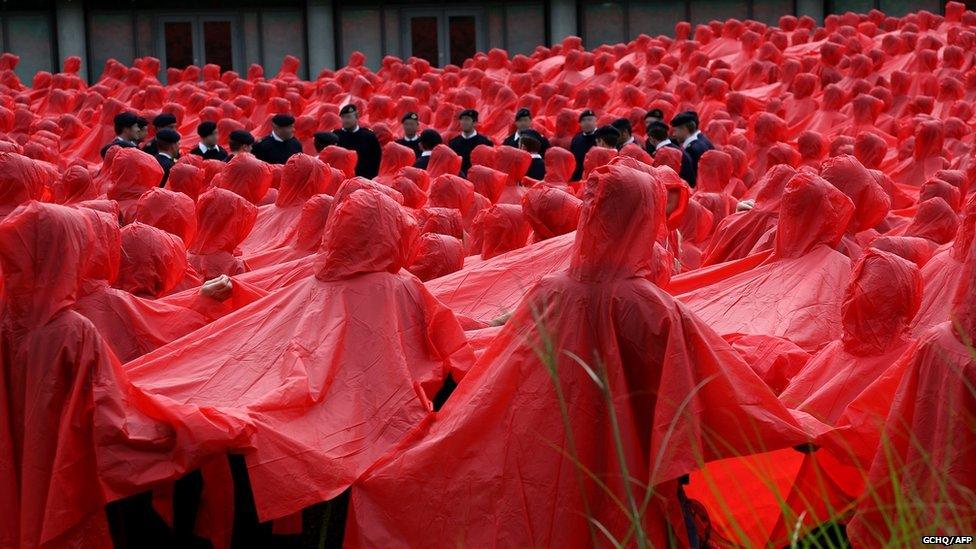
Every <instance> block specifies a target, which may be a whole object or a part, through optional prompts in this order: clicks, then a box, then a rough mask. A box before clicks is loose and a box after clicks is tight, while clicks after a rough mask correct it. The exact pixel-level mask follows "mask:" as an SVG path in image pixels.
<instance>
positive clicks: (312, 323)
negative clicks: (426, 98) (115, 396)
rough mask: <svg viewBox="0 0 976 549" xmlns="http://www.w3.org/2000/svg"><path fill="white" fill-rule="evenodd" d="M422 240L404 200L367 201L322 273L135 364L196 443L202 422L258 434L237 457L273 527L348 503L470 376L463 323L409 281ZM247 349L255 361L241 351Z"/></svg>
mask: <svg viewBox="0 0 976 549" xmlns="http://www.w3.org/2000/svg"><path fill="white" fill-rule="evenodd" d="M412 234H413V228H412V226H411V222H410V220H409V218H408V216H407V215H406V214H405V212H403V211H402V210H401V209H400V207H399V206H398V205H397V204H396V203H395V202H394V201H393V200H391V199H389V198H388V197H386V196H384V195H383V194H382V193H379V192H377V191H373V190H360V191H356V192H354V193H352V194H351V195H350V196H349V197H348V198H346V199H345V200H344V201H342V202H341V203H340V204H339V206H338V207H337V209H336V210H335V211H334V212H333V213H332V216H331V218H330V220H329V224H328V227H327V229H326V235H325V239H324V243H323V251H322V253H321V254H320V256H319V259H318V265H317V266H316V270H315V276H313V277H306V278H305V279H304V280H302V281H300V282H297V283H294V284H291V285H290V286H288V287H287V288H285V289H282V290H281V291H278V292H276V293H274V294H271V295H269V296H268V297H266V298H264V299H262V300H259V301H257V302H254V303H252V304H251V305H250V306H248V307H245V308H243V309H240V310H239V311H237V312H235V313H232V314H230V315H227V316H225V317H223V318H221V319H220V320H218V321H216V322H214V323H213V324H210V325H209V326H207V327H206V328H204V329H202V330H199V331H197V332H195V333H194V335H193V337H192V338H185V339H182V340H180V341H177V342H174V343H173V344H171V345H168V346H165V347H163V348H160V349H158V350H157V351H156V352H154V353H151V354H149V355H147V356H145V357H143V358H142V359H139V360H137V361H134V362H132V363H130V364H128V365H127V366H126V367H127V370H128V373H129V375H130V377H131V378H132V380H133V382H134V383H135V384H136V385H137V386H138V387H139V388H140V389H141V390H142V391H144V392H146V393H147V394H150V395H153V396H154V398H158V399H161V400H162V401H165V402H168V403H169V404H168V405H167V408H168V412H169V413H171V414H172V415H173V417H174V418H176V419H175V420H174V421H177V422H179V423H180V424H184V425H185V427H186V428H187V429H188V431H189V434H190V436H191V437H193V436H194V434H195V433H194V426H196V425H203V424H205V422H201V421H200V420H201V418H202V417H203V415H208V416H214V417H220V418H227V419H228V420H231V419H238V420H240V421H243V422H246V423H247V425H248V427H249V429H251V430H253V434H252V435H251V436H250V437H249V440H248V441H247V443H246V444H242V445H239V446H237V447H235V448H233V449H235V450H236V451H239V452H243V453H244V455H245V458H246V460H247V463H248V469H249V477H250V480H251V485H252V487H253V489H254V497H255V502H256V504H257V509H258V514H259V516H260V518H261V520H268V519H272V518H278V517H282V516H286V515H289V514H292V513H295V512H297V511H299V510H301V509H302V508H303V507H305V506H307V505H310V504H312V503H315V502H319V501H323V500H327V499H330V498H332V497H334V496H336V495H338V494H339V493H340V492H342V491H343V490H344V489H345V488H347V487H348V486H349V485H350V484H351V483H352V482H353V481H355V480H356V478H358V476H359V475H360V474H361V473H362V472H363V471H364V470H365V469H366V468H367V467H369V466H370V465H371V464H372V463H373V461H375V460H376V459H377V458H379V457H380V456H381V455H382V453H383V452H385V451H386V450H387V449H388V448H389V447H390V446H392V445H393V444H395V443H396V442H397V441H399V439H400V438H401V437H402V436H403V435H404V434H405V433H406V432H408V431H409V430H410V429H411V428H412V427H413V426H414V425H415V424H416V423H418V422H419V421H420V420H422V419H423V417H424V416H425V415H426V414H427V413H428V412H429V411H430V409H431V405H430V399H431V398H432V397H433V395H434V394H435V393H436V392H437V390H438V389H439V387H440V384H441V381H442V380H443V379H444V378H445V377H446V376H447V374H448V372H450V371H452V370H454V369H458V370H460V371H463V370H465V369H467V364H468V362H469V361H470V360H471V359H472V354H471V349H470V347H468V345H467V343H466V341H465V339H464V335H463V333H462V331H461V328H460V326H459V325H458V324H457V321H456V320H455V318H454V316H453V314H452V313H451V312H450V311H449V310H448V309H446V308H445V307H444V306H443V305H441V304H440V303H438V302H437V301H436V300H435V299H434V298H433V297H432V296H431V295H430V294H429V293H428V292H427V291H426V290H425V289H424V288H423V286H422V284H420V282H419V281H418V280H417V279H416V278H414V277H413V276H412V275H409V274H399V273H398V271H399V270H400V267H401V266H402V265H403V264H404V262H405V260H406V254H407V253H408V251H409V250H408V249H409V245H410V242H411V240H412ZM242 338H244V339H246V340H247V343H246V346H247V349H248V351H247V353H245V354H240V353H237V352H234V351H232V349H239V348H240V345H241V344H242V342H243V341H244V339H242ZM205 434H206V433H201V436H204V435H205ZM231 449H232V448H231V447H228V446H224V447H220V446H219V445H215V446H213V447H212V448H211V450H212V452H218V453H219V452H224V451H228V450H231ZM136 466H137V464H136ZM296 475H298V476H300V477H301V480H300V481H298V480H297V477H296Z"/></svg>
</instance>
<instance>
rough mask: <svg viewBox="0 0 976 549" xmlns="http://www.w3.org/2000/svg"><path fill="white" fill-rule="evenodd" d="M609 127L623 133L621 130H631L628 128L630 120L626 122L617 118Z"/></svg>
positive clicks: (624, 119)
mask: <svg viewBox="0 0 976 549" xmlns="http://www.w3.org/2000/svg"><path fill="white" fill-rule="evenodd" d="M610 125H611V126H613V127H614V128H617V129H618V130H621V131H623V130H627V131H630V128H631V126H630V120H627V119H626V118H618V119H616V120H614V121H613V122H611V123H610Z"/></svg>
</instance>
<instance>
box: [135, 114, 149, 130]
mask: <svg viewBox="0 0 976 549" xmlns="http://www.w3.org/2000/svg"><path fill="white" fill-rule="evenodd" d="M136 124H139V127H140V128H145V127H146V126H148V125H149V121H148V120H146V119H145V118H143V117H141V116H140V117H138V118H136Z"/></svg>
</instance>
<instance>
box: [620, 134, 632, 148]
mask: <svg viewBox="0 0 976 549" xmlns="http://www.w3.org/2000/svg"><path fill="white" fill-rule="evenodd" d="M633 142H634V136H633V135H632V136H630V138H629V139H627V141H624V143H623V145H620V148H624V147H625V146H627V145H630V144H631V143H633Z"/></svg>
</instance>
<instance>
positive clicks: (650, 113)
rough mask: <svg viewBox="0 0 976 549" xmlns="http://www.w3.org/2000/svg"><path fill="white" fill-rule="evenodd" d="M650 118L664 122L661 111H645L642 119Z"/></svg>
mask: <svg viewBox="0 0 976 549" xmlns="http://www.w3.org/2000/svg"><path fill="white" fill-rule="evenodd" d="M651 117H653V118H660V119H661V120H664V113H663V112H661V109H651V110H649V111H647V114H645V115H644V118H651Z"/></svg>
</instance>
